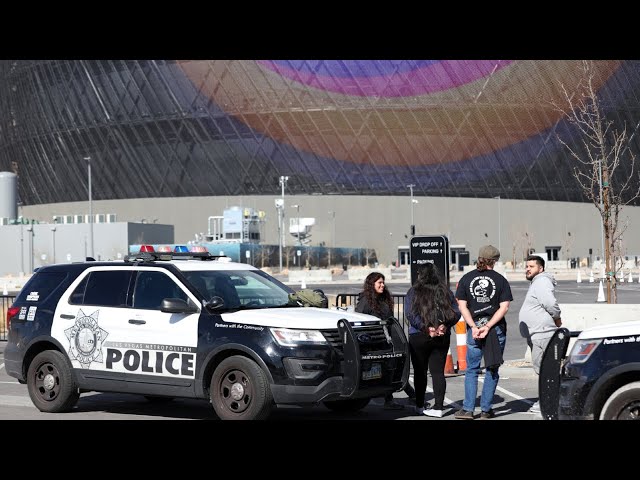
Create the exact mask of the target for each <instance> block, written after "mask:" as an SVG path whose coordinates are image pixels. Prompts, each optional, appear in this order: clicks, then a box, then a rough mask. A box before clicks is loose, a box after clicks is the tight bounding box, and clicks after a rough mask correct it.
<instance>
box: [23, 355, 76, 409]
mask: <svg viewBox="0 0 640 480" xmlns="http://www.w3.org/2000/svg"><path fill="white" fill-rule="evenodd" d="M27 389H28V391H29V396H30V397H31V401H32V402H33V404H34V405H35V406H36V408H37V409H38V410H40V411H41V412H51V413H57V412H66V411H68V410H71V408H73V406H74V405H75V404H76V402H77V401H78V398H79V397H80V393H79V392H78V387H77V386H76V384H75V381H74V379H73V373H72V371H71V366H70V365H69V362H68V361H67V359H66V357H65V356H64V355H63V354H62V353H60V352H58V351H56V350H45V351H44V352H41V353H39V354H38V355H36V357H35V358H34V359H33V361H32V362H31V364H30V365H29V370H28V373H27Z"/></svg>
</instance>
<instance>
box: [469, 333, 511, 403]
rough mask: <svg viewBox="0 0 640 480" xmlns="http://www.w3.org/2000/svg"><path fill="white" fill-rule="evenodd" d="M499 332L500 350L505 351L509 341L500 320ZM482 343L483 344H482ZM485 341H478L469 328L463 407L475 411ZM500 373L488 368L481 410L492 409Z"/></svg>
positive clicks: (496, 369)
mask: <svg viewBox="0 0 640 480" xmlns="http://www.w3.org/2000/svg"><path fill="white" fill-rule="evenodd" d="M493 328H495V329H496V333H497V334H498V342H499V343H500V350H502V353H504V345H505V343H506V341H507V332H506V329H505V324H504V323H502V322H500V323H499V324H497V325H496V326H495V327H493ZM481 345H482V346H481ZM483 348H484V341H480V342H477V341H476V340H475V339H474V338H473V337H472V336H471V329H470V328H467V371H466V372H465V374H464V402H463V403H462V408H463V409H465V410H467V411H468V412H473V411H474V409H475V406H476V395H477V394H478V373H479V371H480V361H481V360H482V350H483ZM499 379H500V374H499V373H498V368H497V367H495V368H492V369H487V370H486V371H485V375H484V385H483V386H482V396H481V397H480V410H482V411H483V412H488V411H489V410H491V405H492V403H493V395H494V394H495V393H496V388H497V387H498V380H499Z"/></svg>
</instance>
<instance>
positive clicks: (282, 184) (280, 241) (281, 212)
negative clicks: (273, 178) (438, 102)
mask: <svg viewBox="0 0 640 480" xmlns="http://www.w3.org/2000/svg"><path fill="white" fill-rule="evenodd" d="M288 180H289V177H285V176H284V175H281V176H280V187H281V189H282V196H281V197H280V207H279V209H278V237H279V238H278V246H279V250H280V272H282V248H283V247H284V187H285V186H286V185H287V181H288ZM276 208H278V201H277V200H276Z"/></svg>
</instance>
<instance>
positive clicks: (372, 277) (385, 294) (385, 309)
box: [355, 272, 415, 410]
mask: <svg viewBox="0 0 640 480" xmlns="http://www.w3.org/2000/svg"><path fill="white" fill-rule="evenodd" d="M384 280H385V279H384V275H383V274H381V273H380V272H372V273H370V274H369V275H367V278H366V279H365V281H364V288H363V291H362V292H360V295H359V296H358V303H357V304H356V309H355V310H356V312H359V313H367V314H369V315H374V316H376V317H378V318H380V319H382V320H386V319H388V318H389V317H393V298H392V297H391V293H390V292H389V289H388V288H387V286H386V285H385V282H384ZM404 391H405V393H406V394H407V395H408V396H409V398H414V396H415V391H414V390H413V388H412V387H411V385H410V384H409V383H407V386H406V387H405V389H404ZM383 408H385V409H386V410H401V409H403V408H404V407H403V406H402V405H400V404H399V403H396V402H395V401H394V400H393V393H390V394H388V395H387V396H386V397H384V407H383Z"/></svg>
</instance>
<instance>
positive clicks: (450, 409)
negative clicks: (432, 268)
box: [0, 342, 542, 422]
mask: <svg viewBox="0 0 640 480" xmlns="http://www.w3.org/2000/svg"><path fill="white" fill-rule="evenodd" d="M3 344H4V342H0V420H9V419H11V420H16V419H21V420H39V419H46V420H53V419H64V420H79V419H82V420H86V419H94V420H96V419H100V420H107V419H115V420H190V419H192V420H215V419H216V416H215V414H214V412H213V408H212V407H211V406H210V405H209V404H208V403H207V402H206V401H202V400H183V399H177V400H174V401H173V402H170V403H169V404H165V405H154V404H150V403H149V402H147V401H146V400H145V399H144V397H142V396H141V395H130V394H115V393H85V394H82V396H81V397H80V400H79V401H78V404H77V405H76V407H75V408H74V409H73V410H72V411H71V412H69V413H57V414H51V413H42V412H40V411H38V410H37V409H36V408H35V407H34V406H33V404H32V403H31V400H30V399H29V394H28V392H27V386H26V385H21V384H20V383H18V381H17V380H16V379H14V378H12V377H10V376H8V375H7V373H6V371H5V370H4V362H3V358H4V357H3V355H2V351H3V349H4V345H3ZM537 378H538V377H537V376H536V375H535V374H534V373H533V369H532V368H531V367H530V366H529V364H526V363H524V362H522V361H516V362H514V361H512V362H507V363H506V364H505V365H504V366H503V367H502V368H501V369H500V382H499V384H498V391H497V392H496V396H495V397H494V410H495V412H496V417H495V419H494V420H536V419H541V418H542V417H540V416H534V415H532V414H529V413H526V412H527V410H528V409H529V407H530V406H531V404H532V403H533V402H534V401H535V400H536V397H537V383H538V382H537ZM411 381H412V380H411ZM481 382H482V377H480V381H479V384H478V391H479V392H480V390H481V388H482V384H481ZM429 385H431V380H430V379H429ZM395 397H396V401H397V402H398V403H400V404H402V405H404V406H405V408H404V409H403V410H384V409H383V408H382V403H383V401H382V399H373V400H372V401H371V403H370V404H369V405H368V406H367V407H366V408H364V409H363V410H362V411H361V412H357V413H351V414H339V413H335V412H332V411H330V410H328V409H327V408H325V407H324V406H322V405H318V406H315V407H302V408H301V407H293V406H292V407H288V406H287V407H280V408H278V409H274V412H273V414H272V415H271V417H270V420H271V421H296V420H305V421H307V420H308V421H326V420H331V421H340V420H368V421H370V420H420V421H422V420H436V421H438V420H454V418H453V413H454V412H455V411H456V410H457V409H459V408H460V407H461V405H462V400H463V399H464V375H453V376H449V377H447V393H446V397H445V414H444V416H443V417H442V418H441V419H437V418H431V417H425V416H424V415H420V416H418V415H416V414H415V413H414V409H413V403H412V402H411V401H410V400H409V398H407V396H406V395H405V394H404V392H399V393H396V394H395ZM427 400H428V401H429V400H430V401H433V391H432V390H431V388H430V387H428V389H427ZM478 415H479V408H476V416H478ZM458 422H461V420H458Z"/></svg>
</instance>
